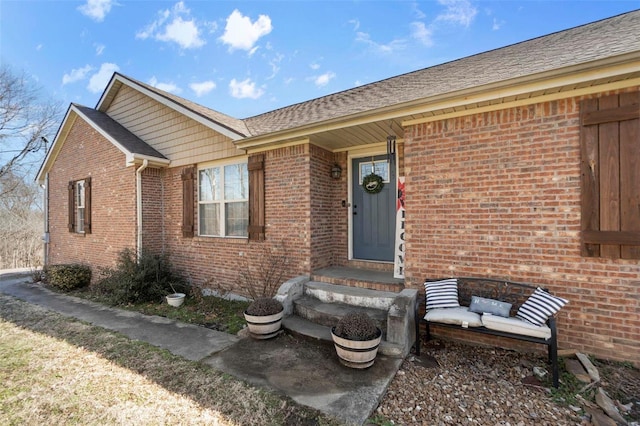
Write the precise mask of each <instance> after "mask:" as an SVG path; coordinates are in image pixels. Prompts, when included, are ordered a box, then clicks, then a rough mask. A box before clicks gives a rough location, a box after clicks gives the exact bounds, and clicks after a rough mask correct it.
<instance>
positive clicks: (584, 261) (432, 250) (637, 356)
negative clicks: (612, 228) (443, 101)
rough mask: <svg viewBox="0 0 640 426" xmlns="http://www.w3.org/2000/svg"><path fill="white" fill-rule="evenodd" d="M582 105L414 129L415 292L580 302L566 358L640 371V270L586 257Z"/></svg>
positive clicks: (557, 104)
mask: <svg viewBox="0 0 640 426" xmlns="http://www.w3.org/2000/svg"><path fill="white" fill-rule="evenodd" d="M634 90H638V89H637V88H635V89H634ZM602 95H605V94H602ZM579 100H580V99H575V98H573V99H566V100H559V101H553V102H546V103H541V104H535V105H529V106H522V107H517V108H510V109H505V110H500V111H494V112H487V113H482V114H472V115H468V116H464V117H459V118H452V119H447V120H442V121H437V122H432V123H424V124H420V125H415V126H411V127H409V128H407V129H406V131H405V139H406V143H405V146H404V148H405V170H406V173H405V175H406V192H407V193H406V209H407V221H406V232H407V234H406V235H407V246H406V248H407V257H406V281H407V285H408V286H411V287H414V288H421V282H422V280H423V279H424V278H425V277H447V276H489V277H503V278H505V279H509V280H512V281H522V282H531V283H535V284H540V285H541V286H545V287H548V288H549V289H550V290H551V292H552V293H554V294H557V295H559V296H561V297H565V298H567V299H569V300H570V303H569V304H568V305H567V306H566V307H565V308H563V310H562V311H561V313H560V315H559V319H558V333H559V345H560V347H561V348H574V349H577V350H580V351H585V352H587V353H591V354H595V355H597V356H601V357H605V358H610V359H621V360H630V361H632V362H634V363H636V364H637V365H640V278H639V273H640V267H639V265H638V262H637V260H635V261H630V260H610V259H597V258H584V257H581V256H580V168H579V166H580V146H579V128H578V121H579V120H578V118H579V117H578V114H579V111H578V103H579Z"/></svg>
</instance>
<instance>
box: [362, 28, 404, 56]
mask: <svg viewBox="0 0 640 426" xmlns="http://www.w3.org/2000/svg"><path fill="white" fill-rule="evenodd" d="M356 41H358V42H360V43H365V44H366V45H368V46H369V47H370V48H371V49H373V50H374V51H377V52H378V53H385V54H386V53H392V52H394V51H396V50H402V49H404V47H405V41H404V40H401V39H396V40H392V41H391V42H389V43H387V44H382V43H377V42H375V41H373V40H371V36H369V34H367V33H363V32H357V33H356Z"/></svg>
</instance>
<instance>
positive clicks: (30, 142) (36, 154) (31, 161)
mask: <svg viewBox="0 0 640 426" xmlns="http://www.w3.org/2000/svg"><path fill="white" fill-rule="evenodd" d="M62 111H63V110H62V104H61V103H59V102H55V101H53V100H49V99H46V98H45V97H44V96H43V95H42V94H41V89H40V88H39V87H38V86H37V85H35V84H34V83H33V80H32V79H30V78H29V77H28V76H27V75H26V74H24V73H21V74H16V73H14V72H13V71H12V70H11V68H10V67H9V66H7V65H1V66H0V269H2V268H18V267H37V266H40V265H42V259H43V256H42V253H43V251H42V249H43V244H42V240H41V235H42V230H43V226H42V218H43V212H42V206H41V203H40V200H41V194H42V192H41V190H40V188H39V187H38V185H37V184H36V183H35V182H34V181H33V180H34V176H33V174H34V171H35V167H37V165H39V164H40V163H41V162H42V159H43V158H44V155H45V154H46V139H45V138H46V137H51V135H52V134H53V133H54V132H55V130H56V128H57V124H58V122H59V121H60V119H61V118H62Z"/></svg>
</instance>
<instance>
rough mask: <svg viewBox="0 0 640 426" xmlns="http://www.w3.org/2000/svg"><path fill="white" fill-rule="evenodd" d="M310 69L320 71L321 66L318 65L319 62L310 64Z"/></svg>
mask: <svg viewBox="0 0 640 426" xmlns="http://www.w3.org/2000/svg"><path fill="white" fill-rule="evenodd" d="M309 68H311V69H312V70H314V71H315V70H318V69H320V64H319V63H317V62H312V63H310V64H309Z"/></svg>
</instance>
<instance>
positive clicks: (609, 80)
mask: <svg viewBox="0 0 640 426" xmlns="http://www.w3.org/2000/svg"><path fill="white" fill-rule="evenodd" d="M639 83H640V71H635V72H631V73H625V74H623V75H612V76H606V77H602V78H598V79H593V80H589V81H576V82H571V83H569V84H564V85H558V86H555V87H544V88H535V89H537V90H535V89H534V90H524V91H519V90H517V89H516V90H513V91H512V92H511V93H509V91H507V90H505V91H503V92H502V93H501V94H502V95H503V96H497V97H496V96H495V93H492V94H491V95H490V96H482V95H480V96H460V97H459V98H458V100H457V102H456V101H454V102H452V101H451V99H445V100H439V99H433V100H432V102H430V103H429V102H427V103H424V104H422V105H420V106H415V107H414V106H409V107H405V108H403V109H401V110H396V111H386V112H385V113H383V114H379V115H377V116H375V117H371V118H373V119H374V120H375V119H376V118H378V117H380V116H382V117H383V118H382V119H378V120H375V121H369V122H367V121H366V120H353V121H345V122H344V123H343V124H342V125H340V124H339V123H332V124H331V125H327V129H326V130H324V129H317V128H316V129H313V130H312V131H311V132H309V133H308V134H307V135H306V137H307V138H308V140H309V142H311V143H313V144H315V145H318V146H320V147H322V148H325V149H327V150H329V151H333V152H336V151H345V150H348V149H349V148H352V147H357V146H363V145H369V144H375V143H386V140H387V136H388V135H389V134H393V135H395V136H396V138H397V140H402V139H404V127H403V126H408V125H411V124H415V123H419V122H426V121H435V120H441V119H446V118H450V117H455V116H460V115H466V114H473V113H474V112H486V111H490V110H496V109H503V108H509V107H511V106H514V105H523V104H533V103H537V102H545V101H549V100H554V99H560V98H566V97H571V96H582V95H585V94H589V93H596V92H598V91H603V90H613V89H614V88H616V87H617V86H621V87H623V86H629V85H635V84H639Z"/></svg>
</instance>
